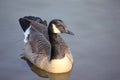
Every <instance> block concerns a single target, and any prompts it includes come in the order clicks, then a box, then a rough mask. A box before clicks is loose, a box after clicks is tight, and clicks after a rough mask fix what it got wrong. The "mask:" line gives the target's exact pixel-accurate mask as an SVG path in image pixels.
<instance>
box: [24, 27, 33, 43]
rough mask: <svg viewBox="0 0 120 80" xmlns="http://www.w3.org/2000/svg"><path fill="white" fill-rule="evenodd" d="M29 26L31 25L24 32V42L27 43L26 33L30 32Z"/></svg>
mask: <svg viewBox="0 0 120 80" xmlns="http://www.w3.org/2000/svg"><path fill="white" fill-rule="evenodd" d="M30 28H31V26H30V27H29V28H28V29H27V30H26V31H25V32H24V36H25V38H24V43H27V42H28V35H29V34H30Z"/></svg>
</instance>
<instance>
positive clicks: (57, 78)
mask: <svg viewBox="0 0 120 80" xmlns="http://www.w3.org/2000/svg"><path fill="white" fill-rule="evenodd" d="M24 60H25V61H26V62H27V64H28V66H29V67H30V69H31V70H32V72H34V73H35V74H37V75H38V76H39V77H42V78H49V80H69V76H70V73H71V71H69V72H67V73H49V72H46V71H44V70H42V69H40V68H38V67H36V66H35V65H34V64H32V63H31V62H30V61H29V60H27V59H24Z"/></svg>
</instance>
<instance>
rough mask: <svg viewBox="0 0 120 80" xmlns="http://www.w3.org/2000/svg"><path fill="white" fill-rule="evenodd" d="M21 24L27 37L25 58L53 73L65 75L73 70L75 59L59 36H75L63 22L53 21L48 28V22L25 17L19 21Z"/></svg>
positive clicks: (25, 40)
mask: <svg viewBox="0 0 120 80" xmlns="http://www.w3.org/2000/svg"><path fill="white" fill-rule="evenodd" d="M19 23H20V25H21V27H22V29H23V31H24V35H25V39H24V42H25V55H24V56H25V58H27V59H28V60H29V61H31V62H32V63H33V64H34V65H36V66H37V67H39V68H41V69H43V70H45V71H47V72H51V73H64V72H68V71H70V70H71V69H72V65H73V57H72V55H71V52H70V49H69V47H68V46H67V44H66V43H65V42H64V40H63V39H62V38H61V36H60V35H59V34H60V33H67V34H71V35H74V34H73V33H72V32H71V31H69V30H68V29H67V27H66V26H65V24H64V23H63V21H62V20H59V19H53V20H52V21H51V22H50V23H49V26H48V27H47V23H46V21H42V20H41V19H40V18H38V17H34V16H25V17H23V18H20V19H19Z"/></svg>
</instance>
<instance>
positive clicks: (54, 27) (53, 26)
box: [52, 24, 61, 33]
mask: <svg viewBox="0 0 120 80" xmlns="http://www.w3.org/2000/svg"><path fill="white" fill-rule="evenodd" d="M52 28H53V32H54V33H61V32H60V30H59V29H58V28H57V27H56V25H55V24H52Z"/></svg>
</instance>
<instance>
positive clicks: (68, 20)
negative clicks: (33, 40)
mask: <svg viewBox="0 0 120 80" xmlns="http://www.w3.org/2000/svg"><path fill="white" fill-rule="evenodd" d="M119 4H120V1H119V0H71V1H68V0H66V1H65V0H50V1H48V0H1V1H0V54H1V55H0V79H1V80H60V79H61V80H120V62H119V61H120V42H119V41H120V31H119V30H120V27H119V25H120V5H119ZM26 15H34V16H38V17H41V18H42V19H46V20H47V21H48V22H49V21H50V20H52V19H54V18H59V19H62V20H63V21H64V22H65V24H66V25H67V26H68V28H69V29H70V30H71V31H72V32H74V33H75V36H69V35H62V36H63V37H64V39H65V41H66V42H67V43H68V45H69V46H70V48H71V51H72V54H73V56H74V67H73V70H72V71H71V72H70V73H65V74H49V73H42V77H40V75H39V74H37V73H35V71H33V70H34V68H30V67H29V65H28V64H27V63H26V61H24V60H22V59H20V54H22V53H23V52H24V50H23V48H24V43H23V38H24V35H23V31H22V29H21V28H20V26H19V23H18V19H19V18H20V17H23V16H26ZM31 69H32V70H31ZM35 69H36V68H35ZM37 71H38V70H37ZM45 77H46V78H45ZM47 77H48V78H47Z"/></svg>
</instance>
